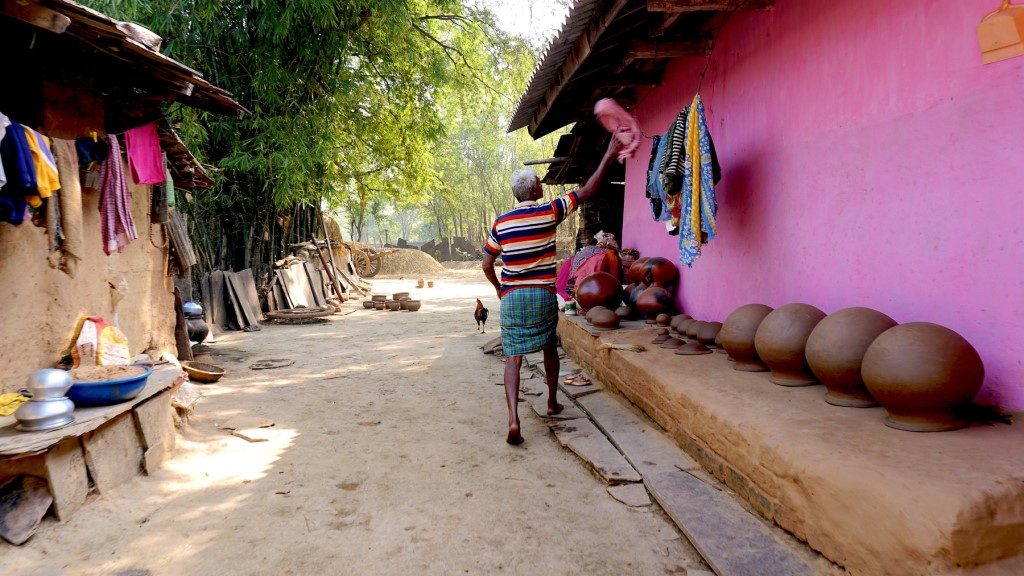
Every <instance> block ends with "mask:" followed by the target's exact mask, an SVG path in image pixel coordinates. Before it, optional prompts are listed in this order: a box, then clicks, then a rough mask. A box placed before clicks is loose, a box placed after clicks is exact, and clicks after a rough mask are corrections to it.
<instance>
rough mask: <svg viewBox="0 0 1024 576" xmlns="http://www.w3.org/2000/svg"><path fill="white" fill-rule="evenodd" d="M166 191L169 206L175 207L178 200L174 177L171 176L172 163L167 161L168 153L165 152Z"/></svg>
mask: <svg viewBox="0 0 1024 576" xmlns="http://www.w3.org/2000/svg"><path fill="white" fill-rule="evenodd" d="M164 192H165V194H166V196H167V207H168V208H174V207H175V205H177V203H178V200H177V198H176V197H175V195H174V179H173V178H171V163H170V162H168V161H167V154H164Z"/></svg>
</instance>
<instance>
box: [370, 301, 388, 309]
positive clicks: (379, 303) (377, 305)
mask: <svg viewBox="0 0 1024 576" xmlns="http://www.w3.org/2000/svg"><path fill="white" fill-rule="evenodd" d="M373 308H374V310H384V308H385V306H384V301H383V300H377V301H375V302H374V303H373Z"/></svg>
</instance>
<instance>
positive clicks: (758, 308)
mask: <svg viewBox="0 0 1024 576" xmlns="http://www.w3.org/2000/svg"><path fill="white" fill-rule="evenodd" d="M771 311H772V308H771V306H765V305H764V304H747V305H746V306H740V307H739V308H737V309H735V310H733V311H732V313H731V314H729V317H728V318H726V319H725V322H723V323H722V334H721V338H719V340H721V342H722V347H723V348H725V350H726V352H728V353H729V357H730V358H733V359H734V360H735V361H736V364H735V365H733V368H735V369H736V370H739V371H740V372H764V371H766V370H768V367H767V366H765V365H764V362H762V361H761V357H760V356H758V355H757V348H756V347H755V346H754V335H756V334H757V327H758V326H760V325H761V321H762V320H764V319H765V316H768V314H770V313H771Z"/></svg>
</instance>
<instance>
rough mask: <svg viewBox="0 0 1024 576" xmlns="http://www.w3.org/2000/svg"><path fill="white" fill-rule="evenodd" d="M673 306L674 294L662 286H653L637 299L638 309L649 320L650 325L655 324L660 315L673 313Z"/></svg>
mask: <svg viewBox="0 0 1024 576" xmlns="http://www.w3.org/2000/svg"><path fill="white" fill-rule="evenodd" d="M673 304H674V302H673V298H672V294H671V293H670V292H669V291H668V290H666V289H664V288H662V287H661V286H651V287H650V288H648V289H646V290H644V291H643V292H641V293H640V295H639V296H638V297H637V299H636V309H637V310H638V311H639V312H640V313H641V314H643V315H644V316H645V317H646V318H647V321H648V323H653V322H654V319H655V318H657V317H658V314H665V313H668V312H671V311H672V306H673Z"/></svg>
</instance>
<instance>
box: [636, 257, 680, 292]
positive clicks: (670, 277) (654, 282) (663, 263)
mask: <svg viewBox="0 0 1024 576" xmlns="http://www.w3.org/2000/svg"><path fill="white" fill-rule="evenodd" d="M643 282H644V284H647V285H649V286H661V287H662V288H664V289H666V290H668V291H669V292H674V291H675V288H676V286H678V285H679V268H678V267H676V265H675V264H674V263H673V262H672V261H671V260H669V259H668V258H662V257H660V256H655V257H653V258H649V259H648V260H647V262H646V263H644V280H643Z"/></svg>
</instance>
